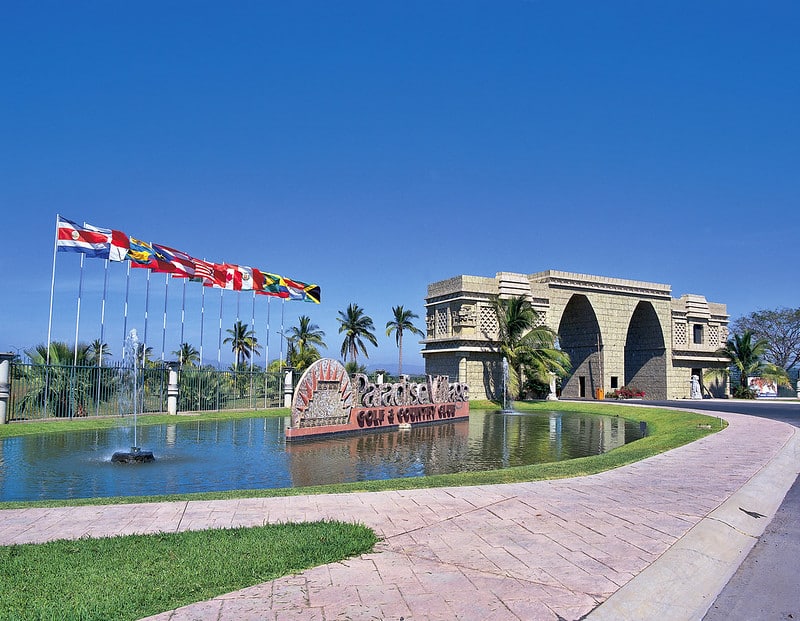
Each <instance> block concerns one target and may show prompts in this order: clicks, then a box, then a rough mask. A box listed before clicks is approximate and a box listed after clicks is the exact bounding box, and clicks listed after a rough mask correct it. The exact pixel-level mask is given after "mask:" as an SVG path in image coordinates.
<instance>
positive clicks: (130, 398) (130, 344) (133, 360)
mask: <svg viewBox="0 0 800 621" xmlns="http://www.w3.org/2000/svg"><path fill="white" fill-rule="evenodd" d="M138 352H139V337H138V335H137V334H136V330H135V329H133V330H131V331H130V333H129V334H128V336H126V337H125V345H124V346H123V349H122V367H121V368H120V371H119V380H120V386H119V411H120V414H121V415H123V416H124V415H126V414H127V413H128V412H133V446H132V447H131V450H130V451H117V452H116V453H114V454H113V455H112V456H111V461H112V462H113V463H116V464H143V463H148V462H151V461H155V457H153V451H144V450H142V449H141V448H139V447H138V446H137V414H138V412H139V408H140V404H141V403H142V399H141V398H140V394H139V393H140V387H139V383H140V380H139V366H138V365H139V357H138Z"/></svg>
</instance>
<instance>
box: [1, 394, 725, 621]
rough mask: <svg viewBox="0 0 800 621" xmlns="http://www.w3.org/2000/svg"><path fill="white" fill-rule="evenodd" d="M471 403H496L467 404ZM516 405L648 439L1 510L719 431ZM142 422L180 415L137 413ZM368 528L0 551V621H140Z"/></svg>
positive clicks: (684, 422) (38, 425)
mask: <svg viewBox="0 0 800 621" xmlns="http://www.w3.org/2000/svg"><path fill="white" fill-rule="evenodd" d="M470 406H471V407H472V408H474V409H496V408H497V406H496V405H495V404H492V403H489V402H472V403H471V404H470ZM514 407H515V409H516V410H518V411H524V412H550V411H572V412H582V413H587V414H598V415H605V416H618V417H620V418H626V419H630V420H633V421H637V422H645V423H647V429H648V433H647V436H646V437H645V438H642V439H641V440H637V441H635V442H631V443H629V444H626V445H624V446H621V447H619V448H617V449H614V450H613V451H610V452H608V453H605V454H603V455H595V456H592V457H582V458H579V459H573V460H569V461H563V462H555V463H547V464H535V465H530V466H521V467H517V468H507V469H504V470H492V471H487V472H465V473H456V474H446V475H436V476H430V477H418V478H407V479H392V480H386V481H362V482H355V483H342V484H337V485H327V486H317V487H306V488H284V489H267V490H236V491H231V492H213V493H203V494H181V495H171V496H160V497H146V498H142V497H138V498H130V497H125V498H96V499H88V500H64V501H46V502H35V503H18V502H15V503H0V509H7V508H12V507H29V506H40V507H41V506H70V505H73V506H74V505H85V504H109V503H131V502H154V501H160V500H201V499H202V500H207V499H226V498H245V497H266V496H289V495H301V494H320V493H340V492H354V491H370V492H371V491H380V490H393V489H412V488H423V487H441V486H460V485H482V484H490V483H511V482H522V481H536V480H543V479H556V478H563V477H572V476H582V475H587V474H593V473H596V472H601V471H604V470H609V469H612V468H617V467H619V466H622V465H625V464H629V463H632V462H635V461H639V460H641V459H644V458H647V457H650V456H652V455H656V454H658V453H662V452H664V451H667V450H669V449H672V448H675V447H678V446H681V445H683V444H687V443H689V442H692V441H694V440H696V439H698V438H701V437H703V436H705V435H708V434H710V433H713V432H715V431H718V430H720V429H721V428H722V427H723V426H724V422H723V421H722V420H721V419H718V418H715V417H711V416H706V415H702V414H693V413H689V412H682V411H679V410H662V409H657V408H648V407H632V406H630V405H622V404H612V403H597V402H560V401H557V402H535V403H524V402H515V404H514ZM287 414H288V410H285V409H280V410H270V411H268V412H263V411H262V412H254V411H247V412H239V413H231V412H214V413H206V414H201V415H197V416H195V417H193V418H195V419H197V418H202V419H206V420H209V419H211V420H213V419H220V418H231V417H237V418H248V417H254V416H265V415H266V416H285V415H287ZM139 422H140V424H162V423H164V422H172V423H174V422H176V418H175V417H174V416H172V417H170V416H163V415H158V416H142V417H140V418H139ZM118 424H119V419H118V418H110V419H91V418H89V419H81V420H72V421H64V420H59V421H43V422H31V423H14V424H8V425H3V426H0V437H8V436H12V435H23V434H28V433H47V432H49V431H66V430H78V429H93V428H98V427H111V426H115V425H118ZM375 541H376V539H375V535H374V533H373V532H372V531H371V530H369V529H367V528H365V527H359V526H354V525H349V524H340V523H313V524H291V525H285V524H284V525H276V526H265V527H259V528H246V529H244V528H243V529H235V530H211V531H204V532H199V533H180V534H164V535H142V536H130V537H115V538H106V539H80V540H77V541H56V542H51V543H47V544H30V545H15V546H5V547H0V619H25V620H27V619H37V620H45V619H53V620H55V619H87V620H88V619H137V618H140V617H143V616H147V615H151V614H155V613H158V612H162V611H164V610H170V609H173V608H177V607H178V606H182V605H185V604H188V603H191V602H196V601H202V600H204V599H208V598H210V597H214V596H215V595H219V594H221V593H227V592H230V591H234V590H237V589H240V588H243V587H245V586H249V585H253V584H258V583H261V582H265V581H267V580H271V579H274V578H276V577H279V576H282V575H286V574H289V573H293V572H297V571H300V570H302V569H305V568H308V567H313V566H315V565H319V564H323V563H329V562H333V561H336V560H340V559H343V558H347V557H349V556H353V555H357V554H361V553H364V552H366V551H368V550H370V549H372V546H373V545H374V543H375Z"/></svg>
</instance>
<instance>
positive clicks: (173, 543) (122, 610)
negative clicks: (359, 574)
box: [0, 521, 378, 621]
mask: <svg viewBox="0 0 800 621" xmlns="http://www.w3.org/2000/svg"><path fill="white" fill-rule="evenodd" d="M377 541H378V539H377V537H376V536H375V533H374V532H373V531H372V530H371V529H370V528H367V527H366V526H363V525H357V524H347V523H343V522H331V521H320V522H305V523H301V524H292V523H284V524H273V525H269V526H258V527H253V528H231V529H211V530H205V531H188V532H181V533H160V534H152V535H127V536H121V537H104V538H99V539H88V538H82V539H78V540H75V541H68V540H63V539H62V540H58V541H51V542H48V543H41V544H23V545H12V546H0V619H15V620H23V619H31V620H33V619H36V620H43V619H76V620H77V619H80V620H81V621H105V620H106V619H117V620H120V621H128V620H130V621H133V620H135V619H141V618H143V617H147V616H150V615H154V614H158V613H161V612H164V611H166V610H173V609H175V608H179V607H181V606H185V605H187V604H191V603H194V602H199V601H204V600H207V599H211V598H213V597H216V596H218V595H222V594H224V593H230V592H232V591H236V590H238V589H243V588H246V587H249V586H253V585H256V584H261V583H263V582H268V581H270V580H274V579H276V578H280V577H281V576H286V575H289V574H294V573H299V572H301V571H303V570H305V569H309V568H311V567H316V566H319V565H324V564H327V563H333V562H337V561H341V560H343V559H346V558H350V557H353V556H358V555H360V554H364V553H367V552H369V551H371V550H372V549H373V547H374V545H375V543H377Z"/></svg>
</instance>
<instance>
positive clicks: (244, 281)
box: [225, 265, 253, 291]
mask: <svg viewBox="0 0 800 621" xmlns="http://www.w3.org/2000/svg"><path fill="white" fill-rule="evenodd" d="M225 271H226V282H225V288H226V289H233V290H234V291H250V290H252V289H253V268H252V267H246V266H244V265H225Z"/></svg>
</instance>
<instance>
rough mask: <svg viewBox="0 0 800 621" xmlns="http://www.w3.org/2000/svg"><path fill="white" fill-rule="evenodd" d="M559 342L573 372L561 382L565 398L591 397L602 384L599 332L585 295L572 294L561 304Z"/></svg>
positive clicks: (595, 316)
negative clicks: (570, 363)
mask: <svg viewBox="0 0 800 621" xmlns="http://www.w3.org/2000/svg"><path fill="white" fill-rule="evenodd" d="M558 342H559V345H560V346H561V349H562V350H563V351H565V352H566V353H567V354H569V358H570V361H571V362H572V375H570V377H569V378H567V380H566V381H565V382H564V384H563V386H562V388H561V394H562V395H563V396H564V397H577V398H580V397H590V398H593V397H594V396H595V391H596V389H598V388H601V387H602V386H603V380H602V377H601V364H602V361H601V358H600V351H601V348H602V342H603V340H602V335H601V333H600V324H599V323H598V321H597V314H596V313H595V311H594V307H593V306H592V303H591V302H590V301H589V298H587V297H586V296H585V295H580V294H574V295H573V296H572V297H571V298H570V299H569V302H567V305H566V306H565V307H564V312H563V313H562V314H561V321H560V322H559V325H558Z"/></svg>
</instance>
